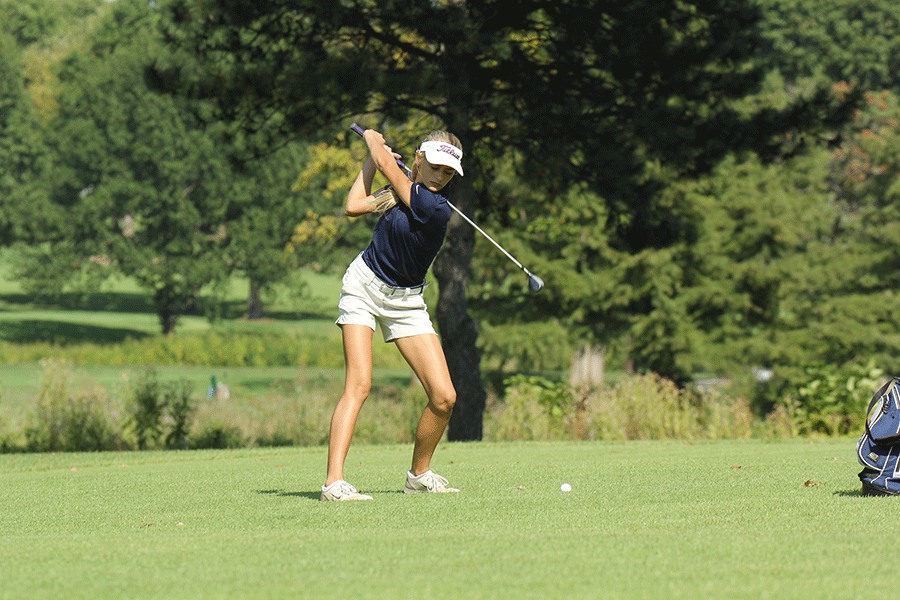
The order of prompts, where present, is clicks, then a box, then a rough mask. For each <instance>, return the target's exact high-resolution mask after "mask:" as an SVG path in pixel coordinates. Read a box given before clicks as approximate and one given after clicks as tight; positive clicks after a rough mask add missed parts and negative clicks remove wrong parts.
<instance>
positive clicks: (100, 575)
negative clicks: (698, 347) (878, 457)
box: [0, 439, 900, 600]
mask: <svg viewBox="0 0 900 600" xmlns="http://www.w3.org/2000/svg"><path fill="white" fill-rule="evenodd" d="M410 452H411V448H410V447H409V446H406V445H393V446H354V447H353V449H352V450H351V452H350V455H349V457H348V460H347V471H346V475H347V477H348V479H350V480H351V481H352V482H353V483H354V484H355V485H356V486H357V487H358V488H359V489H360V490H361V491H363V492H366V493H370V494H372V495H373V496H374V500H373V501H369V502H349V503H322V502H319V501H318V495H319V489H320V485H321V483H322V481H323V477H324V471H325V458H326V452H325V449H324V448H278V449H247V450H236V451H191V452H140V453H101V454H15V455H0V476H2V480H3V481H2V485H0V536H2V540H0V541H2V543H0V565H2V585H0V598H9V599H15V600H24V599H30V598H35V599H38V598H39V599H42V600H43V599H48V598H59V599H67V600H68V599H73V600H74V599H80V598H84V599H91V600H98V599H107V598H108V599H116V600H122V599H126V598H135V599H138V598H140V599H149V598H185V599H204V598H217V599H218V598H260V599H262V598H267V599H268V598H338V597H340V598H420V597H427V598H466V599H478V598H517V599H518V598H535V599H538V598H540V599H554V598H565V599H572V598H613V599H618V598H666V599H670V598H686V599H688V598H689V599H692V600H695V599H710V598H722V599H740V598H748V599H754V600H757V599H760V598H779V599H780V598H811V597H813V598H828V599H841V598H848V599H849V598H854V599H855V598H859V597H861V596H870V597H878V596H879V595H883V596H886V597H887V596H888V595H889V594H891V593H892V592H893V591H894V589H895V586H894V582H893V577H892V575H890V573H891V571H890V569H880V568H878V566H879V565H881V564H884V563H885V562H886V561H885V559H886V555H885V554H886V553H885V551H886V550H889V548H890V547H891V542H892V541H893V537H894V532H893V528H892V526H891V525H892V524H893V523H894V521H895V520H896V515H897V513H898V512H900V504H898V501H897V500H895V499H893V498H863V497H861V496H860V494H859V481H858V479H857V477H856V473H857V472H858V471H859V467H858V465H857V463H856V460H855V454H854V440H849V439H822V440H819V439H816V440H789V441H775V442H772V441H769V442H765V441H716V442H697V443H693V444H690V443H683V442H602V443H601V442H573V443H467V444H451V443H445V444H442V445H441V446H440V448H439V450H438V453H437V456H436V462H435V464H434V468H435V470H436V471H438V472H440V473H441V474H443V475H445V476H447V477H448V478H449V480H450V482H451V484H452V485H454V486H456V487H459V488H461V489H462V491H461V492H460V493H459V494H444V495H438V494H435V495H425V494H418V495H407V494H402V493H400V490H401V489H402V485H403V480H404V473H405V470H406V468H408V462H409V458H410ZM564 482H567V483H570V484H571V485H572V491H570V492H567V493H564V492H561V491H560V490H559V486H560V484H562V483H564Z"/></svg>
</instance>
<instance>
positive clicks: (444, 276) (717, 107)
mask: <svg viewBox="0 0 900 600" xmlns="http://www.w3.org/2000/svg"><path fill="white" fill-rule="evenodd" d="M168 6H169V15H170V19H171V22H172V25H171V27H169V28H168V29H167V35H168V36H169V39H171V40H172V41H173V42H175V43H177V44H178V45H179V46H180V47H182V48H184V49H186V50H187V51H188V52H189V53H190V54H191V55H192V56H194V57H196V60H197V62H196V63H193V62H192V63H190V64H184V65H177V64H172V63H167V64H159V65H157V67H156V68H155V69H154V70H153V72H152V74H153V76H154V77H155V78H156V81H157V84H158V85H160V86H161V87H165V88H167V89H169V90H171V91H176V92H178V93H182V94H188V95H191V96H194V97H199V98H204V99H211V100H213V101H214V102H215V106H216V110H215V112H214V113H212V114H210V115H209V117H210V119H211V120H215V121H224V122H226V123H228V124H229V125H230V126H231V127H232V129H231V130H230V134H231V136H232V139H233V141H234V142H235V146H234V150H235V152H236V153H238V154H239V155H241V156H252V155H254V154H255V153H257V152H258V151H260V150H262V149H263V148H264V147H266V146H267V145H269V144H271V143H272V141H273V140H277V139H281V138H290V137H295V136H298V135H302V133H303V132H304V131H306V132H309V131H314V130H316V129H318V128H320V127H322V126H323V125H324V124H327V123H332V122H335V121H338V120H341V119H344V118H346V116H347V115H350V114H357V113H365V112H377V113H378V114H380V115H383V116H384V117H385V118H386V119H389V120H391V122H400V121H405V120H407V119H409V118H411V117H413V116H419V115H425V118H424V119H423V120H422V121H420V122H422V123H423V124H425V123H428V125H429V126H430V125H431V123H436V124H438V125H440V126H442V127H444V128H446V129H448V130H450V131H453V132H454V133H455V134H456V135H457V136H459V138H460V140H461V141H462V143H463V146H464V148H465V149H466V152H467V156H469V157H472V158H471V159H470V160H469V161H468V162H467V164H468V165H471V166H470V167H469V168H468V169H467V176H466V177H464V178H460V179H459V180H458V181H457V182H455V184H454V187H455V189H454V190H453V201H454V202H455V203H456V204H457V205H458V206H459V207H460V208H461V209H463V210H464V211H466V212H469V213H474V212H475V211H476V210H479V211H483V212H494V211H496V212H497V213H505V215H506V218H505V221H506V223H507V224H509V225H511V226H512V227H513V228H517V227H519V228H520V229H521V230H524V229H526V226H524V225H525V224H527V223H530V222H531V221H532V220H533V219H535V218H539V217H541V216H542V215H543V214H544V213H543V211H544V210H546V209H547V208H548V204H550V202H548V201H547V199H548V198H550V199H555V198H559V197H562V196H564V195H566V194H567V193H568V190H570V189H571V188H572V186H579V185H587V186H589V188H590V190H591V191H592V194H593V197H594V198H598V199H599V201H600V203H602V205H603V206H602V207H599V208H597V209H596V211H594V215H595V216H602V218H603V219H604V220H605V221H604V222H603V229H604V231H605V232H606V235H605V236H604V238H605V242H604V243H605V245H606V246H607V247H608V249H609V253H603V252H598V249H597V248H587V247H586V248H585V252H584V253H582V254H577V253H571V252H569V251H568V250H567V248H566V244H565V243H559V242H556V244H555V245H553V246H551V247H546V246H544V239H546V238H547V237H549V234H550V233H551V232H550V231H548V230H546V229H545V230H540V229H533V231H534V235H533V238H532V239H534V240H535V241H537V242H538V244H537V248H536V249H537V250H539V251H540V253H541V254H542V255H546V258H545V259H544V264H548V265H549V264H554V265H555V264H560V265H563V264H564V266H565V267H566V268H565V269H561V270H558V271H557V270H554V273H558V275H555V276H553V277H552V278H551V279H550V280H549V282H548V289H547V292H546V293H544V295H543V296H542V297H540V299H538V300H533V301H531V302H530V303H529V307H528V310H529V311H530V313H531V315H557V314H559V312H560V311H561V310H562V311H565V312H568V313H569V314H578V315H580V321H578V322H577V323H576V324H577V325H580V326H581V327H582V328H592V327H593V328H599V331H597V332H595V333H594V335H596V336H598V337H606V338H607V339H611V338H612V337H622V335H623V334H624V333H626V330H627V329H628V327H629V324H630V323H631V322H632V320H633V315H635V314H652V313H654V311H656V312H657V313H658V314H660V317H661V319H662V321H661V322H665V321H668V322H671V321H672V318H673V317H672V315H670V314H668V313H667V312H666V310H667V309H666V308H665V307H660V306H659V304H658V303H659V301H660V300H661V299H662V298H663V297H665V295H666V293H665V292H664V293H662V294H660V293H657V291H658V287H657V286H655V284H654V283H653V282H654V272H653V269H654V268H655V267H656V266H657V265H658V264H659V262H660V261H661V259H660V258H659V257H656V258H654V256H655V253H656V252H658V251H659V252H664V253H665V252H668V250H667V248H671V247H672V246H677V245H678V244H679V243H680V242H682V241H684V240H690V239H691V238H692V237H693V236H695V235H696V230H695V228H694V227H693V226H692V224H691V222H690V219H689V217H690V215H689V214H685V213H686V212H687V211H686V210H685V209H684V207H679V206H670V205H667V204H665V203H664V202H661V201H660V196H659V194H658V192H659V190H660V189H661V187H662V186H661V182H660V180H659V179H658V178H657V177H655V176H654V173H653V172H651V171H648V170H647V169H646V167H647V165H648V164H649V165H652V164H655V163H656V164H660V165H663V166H665V167H666V169H668V170H671V171H673V172H674V173H676V174H677V173H694V172H702V171H704V170H707V169H709V168H711V167H712V166H713V165H714V164H715V163H716V162H717V161H718V160H719V159H720V158H721V157H722V156H723V155H724V154H725V153H726V152H728V151H730V150H733V149H742V148H753V149H758V150H760V151H763V152H768V153H770V154H774V153H778V152H782V151H784V150H785V147H784V142H785V139H786V137H785V135H784V134H786V133H788V132H795V133H798V134H799V132H807V133H810V134H812V135H813V137H814V134H815V132H816V131H817V130H818V129H819V128H820V127H821V126H823V125H825V126H827V125H828V124H830V123H832V122H839V121H841V120H842V119H843V118H845V116H846V111H843V112H842V111H841V110H839V109H837V108H836V107H834V106H833V105H832V99H831V98H829V96H828V91H827V90H816V91H814V92H813V93H812V94H811V95H809V96H808V97H804V98H798V99H797V100H796V101H795V102H794V103H792V104H791V105H789V106H787V107H786V108H784V109H783V110H775V109H772V108H771V107H764V108H759V107H752V106H748V105H743V106H739V105H737V104H736V102H737V101H739V100H740V99H742V98H744V97H746V96H748V95H749V94H751V93H752V92H754V91H755V90H756V89H757V87H758V85H759V83H760V81H761V79H762V74H763V73H762V71H761V70H760V69H759V68H758V67H756V66H755V65H754V64H753V62H752V59H753V53H754V49H755V48H756V47H757V45H758V43H759V41H760V40H759V38H758V34H757V29H756V25H757V24H758V22H759V18H760V15H759V12H758V11H757V10H756V9H755V8H754V7H753V6H752V5H751V4H749V3H746V2H743V1H741V0H714V1H712V2H707V1H705V2H699V1H697V2H690V1H688V2H674V1H669V0H638V1H635V2H628V3H622V2H618V1H612V0H588V1H584V0H581V1H575V0H528V1H525V2H520V3H518V4H517V5H516V7H515V9H514V10H510V9H509V7H508V4H507V3H506V2H500V1H499V0H452V1H451V0H447V1H443V0H439V1H437V2H432V1H427V2H426V1H422V2H418V1H416V2H404V3H394V2H387V3H383V2H371V1H370V0H348V1H344V2H341V3H339V4H337V3H328V4H325V3H321V2H315V1H312V0H292V1H287V0H274V1H272V2H266V3H245V2H237V1H236V0H218V1H215V2H204V3H203V4H198V3H195V2H191V1H188V0H173V1H172V2H171V3H170V4H169V5H168ZM198 65H201V66H198ZM792 139H793V140H795V142H796V141H802V139H803V138H801V136H799V135H795V136H794V137H793V138H792ZM414 143H415V142H414V141H412V140H410V139H404V140H399V143H395V146H397V147H407V148H408V147H412V146H413V144H414ZM513 148H514V149H516V152H517V155H518V156H517V160H515V161H514V163H513V164H515V165H516V166H517V167H518V168H519V171H518V172H519V176H520V177H522V178H523V179H525V180H527V181H528V182H529V183H530V184H531V185H532V186H534V187H535V188H536V189H540V190H541V191H542V193H541V194H540V196H541V197H540V198H539V199H538V201H537V202H535V203H534V204H531V205H527V206H521V207H517V208H518V209H519V212H520V214H521V215H522V216H520V217H519V218H517V219H513V218H510V217H509V215H510V212H511V209H512V207H511V206H510V205H509V204H508V203H504V202H502V201H497V199H496V198H491V194H490V181H491V176H492V174H491V167H492V166H493V165H494V163H495V162H496V161H497V160H498V158H499V157H506V156H508V155H509V152H510V149H513ZM491 199H493V200H494V201H493V202H491V201H490V200H491ZM581 206H582V207H583V206H584V205H583V204H582V205H581ZM597 213H600V214H597ZM546 225H547V227H550V226H552V225H553V224H552V223H550V222H549V221H547V222H546ZM587 226H588V227H589V228H592V229H593V228H596V224H595V223H589V224H587ZM474 240H475V237H474V233H473V232H472V230H471V228H470V227H468V225H466V224H465V223H464V222H462V221H461V220H459V219H456V218H454V219H453V220H451V223H450V225H449V227H448V232H447V238H446V242H445V245H444V248H443V250H442V252H441V254H440V256H439V257H438V260H437V261H436V263H435V266H434V273H435V275H436V276H437V279H438V282H439V285H440V297H439V301H438V307H437V316H438V322H439V326H440V331H441V334H442V343H443V344H444V347H445V353H446V355H447V358H448V363H449V366H450V370H451V375H452V377H453V381H454V385H456V387H457V392H458V398H459V400H458V403H457V408H456V410H455V412H454V418H453V420H452V421H451V424H450V430H449V435H450V438H451V439H477V438H479V437H480V434H481V411H482V409H483V406H484V397H485V393H484V387H483V384H482V381H481V375H480V367H479V362H480V361H479V352H478V348H477V346H476V341H477V337H478V328H477V326H476V324H475V321H474V320H473V319H472V318H471V316H470V315H469V311H468V307H467V295H466V290H467V282H468V279H469V274H470V268H471V261H472V256H473V248H474V244H475V241H474ZM609 256H611V257H612V258H614V259H615V261H616V262H615V263H611V262H609V260H607V257H609ZM614 269H618V270H619V271H620V273H619V274H620V275H624V276H626V277H637V278H639V281H638V282H637V283H636V284H635V285H629V294H628V296H627V297H626V298H624V299H620V298H616V297H611V296H609V295H607V296H606V297H605V299H604V301H603V304H602V305H601V306H598V305H597V304H596V302H595V300H594V295H595V294H594V293H593V292H592V291H591V292H588V293H586V294H584V293H583V294H581V295H578V296H575V295H572V294H570V293H569V292H568V291H567V287H568V285H570V284H571V282H573V281H575V280H578V279H582V280H583V281H585V280H589V281H596V282H598V283H602V282H603V281H604V280H605V279H608V278H609V273H610V271H611V270H614ZM573 276H574V277H573ZM580 289H582V290H585V289H589V288H588V286H586V285H585V286H580ZM660 311H661V312H660ZM663 330H664V331H665V330H666V328H665V327H664V329H663ZM656 354H657V355H661V354H660V353H656ZM636 356H637V357H639V358H640V356H641V355H640V354H638V355H636ZM645 366H647V367H655V366H657V365H655V364H652V363H651V364H647V365H645ZM659 366H660V367H665V365H664V364H660V365H659ZM664 374H668V373H664ZM675 375H678V376H679V377H680V376H682V375H683V374H681V373H675Z"/></svg>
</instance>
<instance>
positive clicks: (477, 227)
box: [350, 123, 544, 286]
mask: <svg viewBox="0 0 900 600" xmlns="http://www.w3.org/2000/svg"><path fill="white" fill-rule="evenodd" d="M350 129H352V130H353V131H355V132H356V133H357V134H359V135H360V137H362V136H363V134H364V131H363V128H362V127H360V126H359V125H357V124H356V123H353V124H352V125H350ZM396 160H397V164H398V165H400V167H401V168H403V169H405V170H406V172H407V173H410V172H411V170H410V168H409V167H407V166H406V165H405V164H403V161H401V160H400V159H399V158H398V159H396ZM447 205H448V206H450V208H452V209H453V210H454V211H456V214H458V215H459V216H460V217H462V218H463V219H465V221H466V222H467V223H468V224H469V225H471V226H472V227H474V228H475V230H476V231H477V232H478V233H480V234H481V235H483V236H484V237H486V238H487V239H488V240H489V241H490V242H491V243H492V244H494V245H495V246H497V248H498V249H499V250H500V252H502V253H503V254H505V255H506V257H507V258H508V259H509V260H511V261H513V263H515V265H516V266H517V267H519V268H520V269H522V270H523V271H525V273H526V274H527V275H528V276H529V277H531V278H532V279H533V280H537V281H538V282H540V285H541V286H543V285H544V283H543V282H542V281H540V279H539V278H537V277H536V276H535V275H534V274H533V273H532V272H531V271H529V270H528V269H526V268H525V267H524V266H523V265H522V263H520V262H519V261H518V260H516V259H515V257H514V256H513V255H512V254H510V253H509V252H507V251H506V249H504V248H503V246H501V245H500V244H498V243H497V242H496V240H494V238H492V237H491V236H489V235H488V234H487V233H486V232H485V231H484V230H483V229H482V228H481V227H479V226H478V225H476V224H475V222H474V221H472V219H470V218H469V217H467V216H466V214H465V213H464V212H463V211H461V210H459V209H458V208H456V207H455V206H454V205H453V204H452V203H451V202H450V201H449V200H448V201H447Z"/></svg>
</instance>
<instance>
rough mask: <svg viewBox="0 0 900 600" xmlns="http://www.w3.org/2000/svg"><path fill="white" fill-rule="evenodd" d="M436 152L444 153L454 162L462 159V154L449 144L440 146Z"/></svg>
mask: <svg viewBox="0 0 900 600" xmlns="http://www.w3.org/2000/svg"><path fill="white" fill-rule="evenodd" d="M437 151H438V152H446V153H447V154H449V155H450V156H452V157H453V158H455V159H456V160H459V159H461V158H462V154H461V153H460V151H459V150H457V149H456V147H455V146H451V145H450V144H441V146H440V148H438V149H437Z"/></svg>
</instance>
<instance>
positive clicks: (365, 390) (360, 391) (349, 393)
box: [344, 381, 372, 403]
mask: <svg viewBox="0 0 900 600" xmlns="http://www.w3.org/2000/svg"><path fill="white" fill-rule="evenodd" d="M371 391H372V384H371V383H369V382H366V381H358V382H347V383H346V384H345V385H344V397H346V398H350V399H352V400H354V401H355V402H359V403H362V402H365V401H366V398H368V397H369V393H371Z"/></svg>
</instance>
